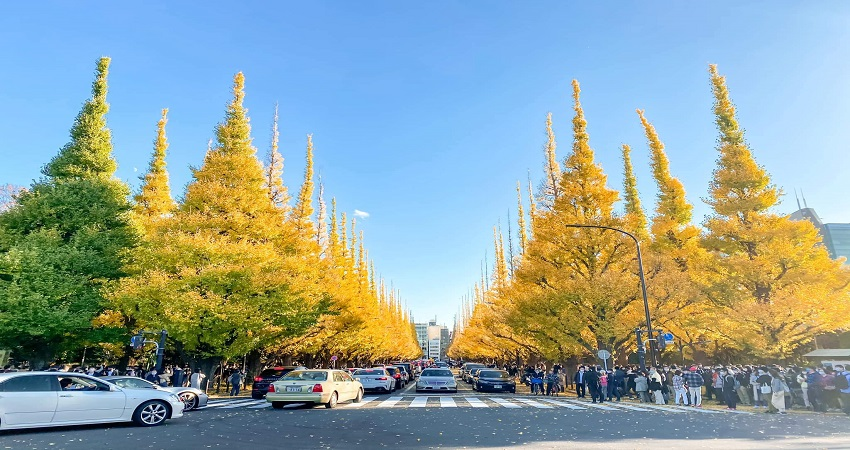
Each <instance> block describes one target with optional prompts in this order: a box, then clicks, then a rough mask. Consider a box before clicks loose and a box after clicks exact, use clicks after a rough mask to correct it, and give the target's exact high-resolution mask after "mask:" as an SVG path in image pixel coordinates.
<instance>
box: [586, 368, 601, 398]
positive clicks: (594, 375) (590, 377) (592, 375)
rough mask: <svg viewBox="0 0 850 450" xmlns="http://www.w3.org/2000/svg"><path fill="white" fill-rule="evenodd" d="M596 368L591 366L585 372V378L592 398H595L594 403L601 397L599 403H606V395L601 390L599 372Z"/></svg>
mask: <svg viewBox="0 0 850 450" xmlns="http://www.w3.org/2000/svg"><path fill="white" fill-rule="evenodd" d="M596 369H597V368H596V367H593V366H590V370H588V371H587V372H586V373H585V374H584V377H585V378H584V379H585V383H586V384H587V389H588V390H589V391H590V398H591V399H593V403H596V399H599V403H604V402H605V397H604V394H603V393H602V392H601V391H600V390H599V372H597V370H596Z"/></svg>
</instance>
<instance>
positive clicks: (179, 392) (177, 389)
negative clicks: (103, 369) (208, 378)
mask: <svg viewBox="0 0 850 450" xmlns="http://www.w3.org/2000/svg"><path fill="white" fill-rule="evenodd" d="M101 380H106V381H108V382H110V383H112V384H117V385H118V386H120V387H122V388H124V389H160V390H163V391H166V392H171V393H172V394H174V395H176V396H178V397H180V400H183V404H184V405H185V407H184V408H183V411H184V412H185V411H191V410H193V409H198V408H203V407H205V406H207V402H208V401H209V399H210V398H209V396H208V395H207V393H206V392H204V391H202V390H200V389H195V388H193V387H188V386H168V387H162V386H157V385H155V384H153V383H151V382H150V381H148V380H143V379H141V378H139V377H128V376H114V377H103V378H101Z"/></svg>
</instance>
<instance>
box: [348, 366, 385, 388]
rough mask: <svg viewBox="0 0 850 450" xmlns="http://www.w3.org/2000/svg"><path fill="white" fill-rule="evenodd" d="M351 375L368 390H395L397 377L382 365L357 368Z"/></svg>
mask: <svg viewBox="0 0 850 450" xmlns="http://www.w3.org/2000/svg"><path fill="white" fill-rule="evenodd" d="M351 376H352V377H354V379H355V380H357V381H359V382H360V384H362V385H363V389H364V390H367V391H384V392H392V391H394V390H395V379H394V378H393V377H392V376H390V374H389V372H387V370H386V369H384V368H382V367H376V368H374V369H357V370H355V371H354V373H352V374H351Z"/></svg>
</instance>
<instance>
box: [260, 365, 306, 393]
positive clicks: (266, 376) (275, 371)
mask: <svg viewBox="0 0 850 450" xmlns="http://www.w3.org/2000/svg"><path fill="white" fill-rule="evenodd" d="M300 368H302V367H296V366H277V367H270V368H268V369H264V370H263V371H262V372H260V374H259V375H257V376H256V377H254V384H253V386H251V398H255V399H261V398H263V397H265V396H266V394H267V393H268V392H269V385H270V384H272V383H274V382H275V381H277V380H279V379H280V377H282V376H284V375H286V374H288V373H289V372H292V371H293V370H295V369H300Z"/></svg>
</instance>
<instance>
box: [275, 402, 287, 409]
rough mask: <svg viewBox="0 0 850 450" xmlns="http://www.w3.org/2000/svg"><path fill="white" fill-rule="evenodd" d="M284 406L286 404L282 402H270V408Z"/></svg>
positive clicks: (281, 407)
mask: <svg viewBox="0 0 850 450" xmlns="http://www.w3.org/2000/svg"><path fill="white" fill-rule="evenodd" d="M284 406H286V403H284V402H272V408H274V409H283V407H284Z"/></svg>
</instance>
